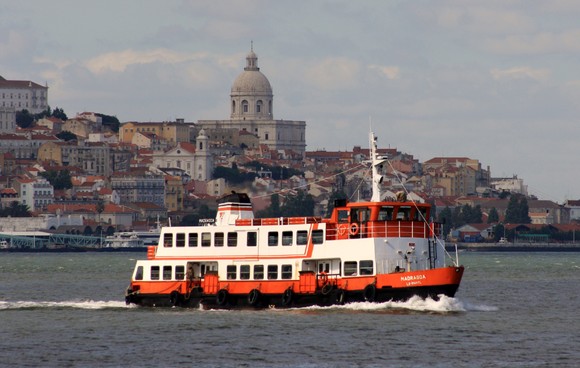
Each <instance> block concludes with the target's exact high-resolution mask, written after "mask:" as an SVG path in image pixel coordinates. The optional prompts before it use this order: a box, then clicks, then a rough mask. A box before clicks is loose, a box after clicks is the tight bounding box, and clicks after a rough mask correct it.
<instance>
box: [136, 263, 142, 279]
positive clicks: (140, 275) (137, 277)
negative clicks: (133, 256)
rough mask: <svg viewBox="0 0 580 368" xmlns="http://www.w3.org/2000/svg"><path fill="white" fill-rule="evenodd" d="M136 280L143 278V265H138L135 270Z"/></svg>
mask: <svg viewBox="0 0 580 368" xmlns="http://www.w3.org/2000/svg"><path fill="white" fill-rule="evenodd" d="M135 280H143V266H139V267H137V272H135Z"/></svg>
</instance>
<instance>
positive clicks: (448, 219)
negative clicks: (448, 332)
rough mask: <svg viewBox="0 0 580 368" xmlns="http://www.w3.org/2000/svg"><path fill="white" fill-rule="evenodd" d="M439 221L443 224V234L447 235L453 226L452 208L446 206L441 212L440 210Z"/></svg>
mask: <svg viewBox="0 0 580 368" xmlns="http://www.w3.org/2000/svg"><path fill="white" fill-rule="evenodd" d="M437 222H439V223H441V224H443V234H444V235H445V236H447V235H448V234H449V231H451V229H452V228H453V212H451V208H449V207H445V208H444V209H443V210H442V211H441V212H439V216H437Z"/></svg>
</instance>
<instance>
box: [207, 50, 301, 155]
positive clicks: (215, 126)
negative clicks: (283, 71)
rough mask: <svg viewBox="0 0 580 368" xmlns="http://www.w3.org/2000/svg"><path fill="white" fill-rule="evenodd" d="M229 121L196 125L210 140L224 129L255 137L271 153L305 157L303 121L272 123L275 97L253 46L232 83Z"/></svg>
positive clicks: (278, 121)
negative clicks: (281, 152)
mask: <svg viewBox="0 0 580 368" xmlns="http://www.w3.org/2000/svg"><path fill="white" fill-rule="evenodd" d="M230 109H231V112H230V120H198V122H197V126H198V127H199V128H202V129H204V130H205V132H206V134H207V135H208V136H209V137H210V140H211V138H212V137H211V136H212V133H213V132H217V131H223V130H224V129H227V130H229V129H234V130H238V131H245V132H248V133H251V134H253V135H255V136H256V137H257V138H258V141H259V143H260V144H264V145H267V146H268V147H269V148H270V149H273V150H292V151H294V152H296V153H299V154H301V155H302V156H304V152H305V150H306V139H305V132H306V122H304V121H293V120H274V94H273V93H272V87H271V86H270V82H269V81H268V78H266V76H265V75H264V74H262V72H261V71H260V68H258V56H257V55H256V54H255V53H254V50H253V47H252V49H251V51H250V53H249V54H248V56H247V57H246V67H245V68H244V71H243V72H241V73H240V75H238V77H237V78H236V80H235V81H234V83H233V84H232V89H231V94H230Z"/></svg>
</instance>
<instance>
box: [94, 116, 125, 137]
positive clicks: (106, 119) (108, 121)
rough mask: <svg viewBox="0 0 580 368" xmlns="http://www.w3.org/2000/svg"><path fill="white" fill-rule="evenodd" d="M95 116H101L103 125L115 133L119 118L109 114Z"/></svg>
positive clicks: (117, 128)
mask: <svg viewBox="0 0 580 368" xmlns="http://www.w3.org/2000/svg"><path fill="white" fill-rule="evenodd" d="M97 116H100V117H101V120H102V122H103V126H104V127H107V128H109V129H110V130H111V131H112V132H115V133H118V132H119V127H120V126H121V123H120V122H119V119H117V117H116V116H110V115H105V114H97Z"/></svg>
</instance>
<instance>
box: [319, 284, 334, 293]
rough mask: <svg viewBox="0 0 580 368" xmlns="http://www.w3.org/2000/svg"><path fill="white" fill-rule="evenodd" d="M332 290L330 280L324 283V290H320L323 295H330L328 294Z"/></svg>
mask: <svg viewBox="0 0 580 368" xmlns="http://www.w3.org/2000/svg"><path fill="white" fill-rule="evenodd" d="M331 291H332V284H331V283H330V282H327V283H326V284H324V286H323V287H322V290H321V291H320V292H321V293H322V295H328V294H330V292H331Z"/></svg>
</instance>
